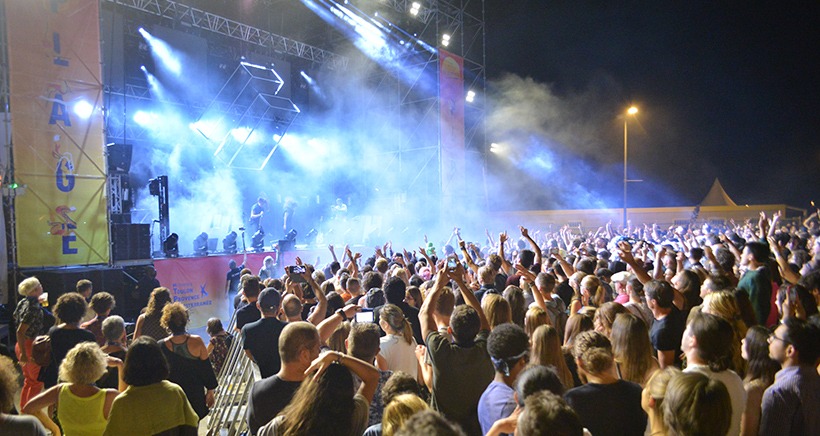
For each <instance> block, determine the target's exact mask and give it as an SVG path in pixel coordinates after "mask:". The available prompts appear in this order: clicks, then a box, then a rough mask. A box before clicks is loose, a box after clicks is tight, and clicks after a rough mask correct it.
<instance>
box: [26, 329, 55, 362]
mask: <svg viewBox="0 0 820 436" xmlns="http://www.w3.org/2000/svg"><path fill="white" fill-rule="evenodd" d="M29 358H30V359H31V360H32V361H34V363H36V364H37V365H39V366H49V365H51V337H50V336H49V335H40V336H37V337H36V338H34V345H32V346H31V356H29Z"/></svg>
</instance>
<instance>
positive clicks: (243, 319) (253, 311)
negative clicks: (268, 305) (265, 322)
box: [236, 302, 262, 330]
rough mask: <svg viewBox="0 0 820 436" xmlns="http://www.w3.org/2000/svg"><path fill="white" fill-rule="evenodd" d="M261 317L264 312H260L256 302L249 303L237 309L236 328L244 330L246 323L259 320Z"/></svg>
mask: <svg viewBox="0 0 820 436" xmlns="http://www.w3.org/2000/svg"><path fill="white" fill-rule="evenodd" d="M261 318H262V314H261V313H259V308H258V307H256V302H253V303H248V304H246V305H244V306H242V307H240V308H239V309H236V328H238V329H239V330H242V327H245V325H246V324H250V323H252V322H254V321H259V320H260V319H261Z"/></svg>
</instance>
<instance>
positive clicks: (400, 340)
mask: <svg viewBox="0 0 820 436" xmlns="http://www.w3.org/2000/svg"><path fill="white" fill-rule="evenodd" d="M379 327H381V328H382V330H384V332H385V333H387V335H385V336H383V337H382V338H381V339H380V340H379V347H380V351H379V354H380V355H381V356H382V357H383V358H384V360H385V363H386V365H387V369H388V370H391V371H404V372H406V373H407V374H410V375H412V376H413V378H416V379H417V378H418V373H419V362H418V360H417V359H416V340H415V338H413V328H412V327H411V326H410V321H408V320H407V318H406V317H405V316H404V313H403V312H402V311H401V309H400V308H399V307H398V306H396V305H395V304H386V305H384V306H383V307H382V310H381V312H380V314H379Z"/></svg>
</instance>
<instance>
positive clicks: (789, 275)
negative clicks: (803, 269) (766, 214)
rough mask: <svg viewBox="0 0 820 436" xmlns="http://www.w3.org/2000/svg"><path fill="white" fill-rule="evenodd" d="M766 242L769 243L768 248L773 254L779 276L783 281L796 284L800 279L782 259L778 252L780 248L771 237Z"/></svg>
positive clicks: (787, 262)
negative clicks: (778, 269)
mask: <svg viewBox="0 0 820 436" xmlns="http://www.w3.org/2000/svg"><path fill="white" fill-rule="evenodd" d="M766 240H767V241H769V248H770V249H771V251H772V253H774V258H775V260H776V261H777V266H778V267H779V268H780V275H781V276H783V279H785V280H786V281H787V282H789V283H792V284H797V282H799V281H800V278H801V277H800V274H798V273H795V272H794V271H792V269H791V268H789V261H788V260H786V258H785V257H783V253H782V252H781V251H780V246H779V245H778V244H777V241H775V240H774V237H773V236H769V237H768V238H766Z"/></svg>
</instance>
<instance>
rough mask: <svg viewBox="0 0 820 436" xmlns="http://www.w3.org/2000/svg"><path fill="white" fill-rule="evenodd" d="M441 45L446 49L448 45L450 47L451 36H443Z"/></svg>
mask: <svg viewBox="0 0 820 436" xmlns="http://www.w3.org/2000/svg"><path fill="white" fill-rule="evenodd" d="M441 45H443V46H445V47H447V46H448V45H450V35H448V34H446V33H445V34H444V35H442V37H441Z"/></svg>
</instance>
